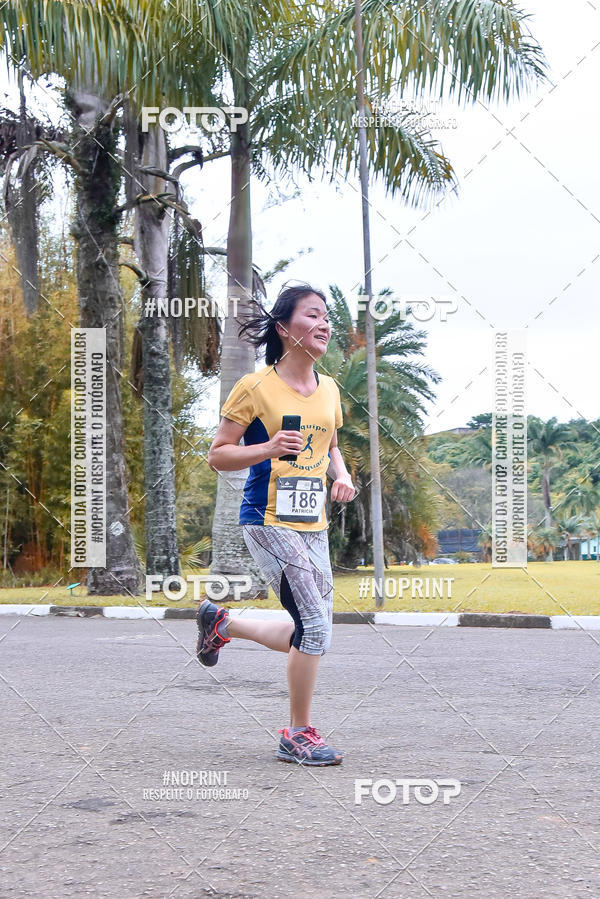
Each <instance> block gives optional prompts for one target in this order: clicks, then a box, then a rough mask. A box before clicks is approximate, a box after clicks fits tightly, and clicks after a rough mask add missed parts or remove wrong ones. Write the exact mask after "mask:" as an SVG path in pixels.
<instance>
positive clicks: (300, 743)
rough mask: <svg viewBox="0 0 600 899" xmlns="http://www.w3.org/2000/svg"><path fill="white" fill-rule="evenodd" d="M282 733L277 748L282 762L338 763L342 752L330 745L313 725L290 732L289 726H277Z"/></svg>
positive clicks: (302, 763)
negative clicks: (293, 732)
mask: <svg viewBox="0 0 600 899" xmlns="http://www.w3.org/2000/svg"><path fill="white" fill-rule="evenodd" d="M279 733H280V734H281V735H282V736H281V740H280V741H279V749H278V750H277V758H278V759H281V761H282V762H298V763H299V764H301V765H321V766H322V765H339V764H340V762H341V761H342V753H341V752H339V750H337V749H333V748H332V747H331V746H327V744H326V743H325V740H324V739H323V738H322V737H321V736H320V734H318V733H317V731H316V730H315V728H314V727H305V728H304V730H299V731H296V733H295V734H290V728H289V727H283V728H279Z"/></svg>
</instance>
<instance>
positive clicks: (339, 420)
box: [333, 381, 344, 429]
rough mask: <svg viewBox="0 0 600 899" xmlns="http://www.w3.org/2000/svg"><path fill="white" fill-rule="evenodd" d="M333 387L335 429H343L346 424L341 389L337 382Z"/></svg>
mask: <svg viewBox="0 0 600 899" xmlns="http://www.w3.org/2000/svg"><path fill="white" fill-rule="evenodd" d="M333 386H334V387H335V427H336V429H337V428H341V427H342V425H343V424H344V416H343V415H342V401H341V399H340V388H339V387H338V386H337V384H336V383H335V381H334V382H333Z"/></svg>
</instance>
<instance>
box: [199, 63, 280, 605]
mask: <svg viewBox="0 0 600 899" xmlns="http://www.w3.org/2000/svg"><path fill="white" fill-rule="evenodd" d="M232 77H233V83H234V95H235V104H236V105H237V106H242V107H246V106H247V96H248V85H247V79H245V78H244V77H243V76H242V74H241V72H240V70H239V68H238V69H237V70H235V71H234V72H233V73H232ZM229 208H230V215H229V232H228V235H227V284H228V297H235V298H236V299H237V316H234V314H233V313H234V311H235V307H234V305H233V304H232V303H230V302H229V300H228V315H227V318H226V319H225V328H224V333H223V343H222V351H221V396H220V402H221V404H222V403H223V402H224V401H225V400H226V399H227V396H228V394H229V392H230V390H231V388H232V387H233V385H234V384H235V382H236V381H237V380H239V378H241V377H242V375H245V374H247V373H248V372H251V371H254V366H255V352H254V348H253V347H252V346H251V344H249V343H248V342H247V341H246V340H240V339H239V338H238V327H239V324H240V321H241V319H242V318H243V316H244V313H245V310H246V309H247V308H248V306H249V303H250V300H251V298H252V219H251V207H250V128H249V122H246V123H245V124H242V125H238V129H237V131H235V132H233V133H232V135H231V205H230V207H229ZM247 476H248V469H247V468H246V469H242V470H241V471H226V472H220V473H219V477H218V482H217V499H216V504H215V515H214V520H213V530H212V545H213V553H212V565H211V573H212V574H224V575H228V574H239V573H245V572H248V573H250V574H251V575H252V579H253V594H254V595H255V596H266V595H267V593H268V591H267V589H266V587H265V585H264V583H263V581H262V579H261V577H260V573H259V571H258V569H257V566H256V564H255V562H254V560H253V559H252V557H251V556H250V554H249V552H248V549H247V547H246V544H245V543H244V538H243V536H242V529H241V527H240V526H239V525H238V514H239V509H240V504H241V501H242V492H243V488H244V483H245V481H246V478H247Z"/></svg>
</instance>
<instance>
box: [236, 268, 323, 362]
mask: <svg viewBox="0 0 600 899" xmlns="http://www.w3.org/2000/svg"><path fill="white" fill-rule="evenodd" d="M288 284H289V281H286V283H285V284H284V285H283V287H282V288H281V290H280V291H279V293H278V294H277V299H276V300H275V305H274V306H273V308H272V309H271V311H270V312H267V310H266V309H265V308H264V306H261V304H260V303H258V302H256V300H253V304H254V306H255V308H256V310H257V313H256V315H252V316H250V317H247V318H246V320H245V321H244V324H243V325H242V326H241V327H240V329H239V331H238V337H241V336H242V335H244V337H245V338H246V340H247V341H248V342H249V343H251V344H252V345H253V346H255V347H257V348H258V347H261V346H263V345H264V346H265V361H266V363H267V365H274V364H275V363H276V362H278V361H279V359H281V357H282V356H283V343H282V342H281V337H280V336H279V334H278V333H277V328H276V327H275V325H276V324H277V322H282V323H283V324H287V322H289V320H290V319H291V317H292V315H293V314H294V309H295V308H296V306H297V304H298V301H299V300H301V299H302V298H303V297H307V296H308V295H309V294H311V293H316V295H317V296H318V297H321V299H322V300H323V302H324V303H325V304H327V300H326V299H325V294H324V293H323V291H322V290H317V289H316V288H314V287H311V286H310V284H306V283H304V282H302V283H300V284H294V285H292V286H291V287H288V286H287V285H288Z"/></svg>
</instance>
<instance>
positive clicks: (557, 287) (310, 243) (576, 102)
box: [187, 0, 600, 432]
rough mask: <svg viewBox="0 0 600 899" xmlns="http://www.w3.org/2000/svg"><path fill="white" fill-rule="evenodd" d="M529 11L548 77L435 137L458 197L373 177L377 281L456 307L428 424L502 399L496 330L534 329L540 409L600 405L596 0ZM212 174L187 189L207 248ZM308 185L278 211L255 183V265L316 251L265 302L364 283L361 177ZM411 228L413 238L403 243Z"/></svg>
mask: <svg viewBox="0 0 600 899" xmlns="http://www.w3.org/2000/svg"><path fill="white" fill-rule="evenodd" d="M522 6H523V7H524V8H525V9H527V10H529V11H530V12H531V13H532V19H531V26H530V27H531V30H532V32H533V34H534V35H535V37H536V38H537V40H538V41H539V42H540V43H541V45H542V47H543V49H544V51H545V54H546V57H547V59H548V62H549V65H550V72H549V77H550V82H548V83H547V84H545V85H544V86H542V87H540V88H539V89H538V90H537V91H536V92H535V93H532V94H530V95H528V96H527V97H526V98H524V99H523V100H522V101H521V102H518V103H517V102H514V103H511V104H510V105H506V104H495V105H494V106H493V107H492V108H490V109H489V110H488V109H486V108H485V107H484V106H483V105H479V104H478V105H477V106H476V107H474V108H473V107H469V108H466V109H465V108H461V109H459V110H458V111H456V110H455V109H452V108H450V107H444V108H443V110H442V112H443V114H444V115H448V116H453V115H455V116H456V117H457V124H458V127H457V128H456V129H444V130H441V131H438V132H434V134H435V136H436V137H438V138H439V139H440V140H441V142H442V146H443V149H444V152H445V153H446V155H447V156H448V157H449V158H450V160H451V161H452V163H453V166H454V168H455V171H456V173H457V176H458V181H459V190H458V196H456V195H449V196H448V197H447V199H445V200H444V201H443V202H442V203H441V204H440V205H439V206H438V208H437V209H435V208H434V209H433V211H431V212H430V214H429V215H426V214H425V210H421V211H415V210H411V209H408V208H406V207H405V206H403V205H402V202H401V201H400V200H399V199H391V198H390V197H387V196H386V195H385V193H384V191H383V190H382V189H381V188H378V187H375V186H372V187H371V195H370V200H371V207H372V215H371V228H372V255H373V261H374V272H373V278H374V284H373V286H374V289H375V291H376V292H377V291H379V290H380V289H382V288H384V287H391V288H393V289H394V290H395V291H396V292H397V293H400V294H404V293H407V294H415V293H419V294H431V295H440V294H443V295H454V296H455V297H456V299H457V301H458V306H459V308H458V311H457V312H456V313H455V314H454V315H452V316H450V318H449V319H448V321H447V322H445V323H442V322H439V321H432V322H428V323H426V324H424V325H423V326H422V327H424V328H425V329H426V330H427V332H428V335H429V336H428V348H427V357H426V361H427V362H428V363H429V364H430V365H431V366H433V367H434V368H435V369H436V370H437V371H438V372H439V373H440V374H441V375H442V378H443V381H442V383H441V384H440V385H438V388H437V400H436V402H435V403H433V404H431V406H430V408H429V410H428V411H429V414H428V421H427V430H428V431H430V432H431V431H438V430H441V429H443V428H450V427H459V426H462V425H464V424H465V423H466V422H467V421H468V419H469V418H470V417H471V416H472V415H474V414H476V413H478V412H482V411H487V410H490V409H491V407H492V402H491V384H492V382H491V365H490V363H491V347H492V336H493V327H495V328H500V329H504V328H522V327H526V328H527V329H528V359H529V368H528V408H529V412H530V413H532V414H536V415H540V416H542V417H550V416H552V415H556V416H557V417H558V418H559V420H568V419H569V418H572V417H578V416H583V417H585V418H592V419H594V418H597V417H598V416H599V415H600V410H599V402H598V401H599V394H600V387H599V385H600V378H598V375H597V368H596V366H597V353H598V349H597V346H598V323H599V320H600V316H599V313H598V285H599V279H600V264H598V263H600V259H598V253H599V250H598V246H599V243H600V181H599V175H598V165H597V157H598V146H599V145H600V141H599V136H600V116H599V115H598V102H597V90H596V88H597V85H598V84H599V83H600V6H599V7H598V9H597V10H595V9H594V8H592V6H591V5H590V4H589V3H587V2H586V0H572V2H571V3H570V4H569V7H568V14H565V5H564V2H563V3H559V2H558V0H525V2H523V3H522ZM513 127H514V129H515V130H514V131H513V132H512V135H508V134H507V131H509V130H510V129H512V128H513ZM207 175H208V168H207V169H206V170H205V172H204V173H202V174H199V175H196V176H195V177H194V179H193V182H191V181H190V182H189V187H188V189H187V192H188V196H189V198H190V200H192V198H194V202H193V205H194V208H195V209H196V212H197V214H198V215H199V217H200V218H201V220H202V222H203V226H204V236H205V240H206V243H207V244H220V245H224V241H225V236H226V233H227V216H228V206H227V203H224V202H223V197H224V196H225V197H226V196H227V191H228V186H229V165H228V162H225V161H223V162H218V163H211V164H210V178H209V177H207ZM299 183H300V185H301V187H302V191H301V196H299V197H297V198H295V199H289V200H287V201H286V202H285V203H283V204H282V205H272V203H270V201H269V195H268V191H267V189H266V188H265V187H264V186H263V185H261V184H259V183H258V182H256V181H254V182H253V185H252V205H253V217H254V257H255V262H256V263H257V264H258V265H259V266H260V267H261V268H262V269H263V270H268V269H270V268H271V267H272V266H273V265H274V263H275V262H276V261H277V260H278V259H280V258H282V257H288V256H289V257H295V256H297V255H298V253H299V252H300V251H301V250H303V249H306V248H307V247H312V248H313V250H312V252H311V253H308V254H305V255H303V256H302V257H301V258H300V259H298V260H297V261H296V262H295V263H293V264H292V265H291V266H290V267H289V268H288V269H287V270H286V272H285V274H284V275H283V276H282V277H280V278H278V279H276V280H274V281H273V282H272V283H271V285H270V288H269V299H270V301H272V300H273V299H274V297H275V295H276V293H277V290H278V289H279V286H280V285H281V283H282V282H283V281H284V280H286V279H288V278H300V279H302V280H307V281H309V282H311V283H314V284H315V285H318V286H321V287H323V288H326V287H327V286H328V285H329V284H330V283H337V284H338V285H339V286H340V287H341V288H342V289H343V290H344V292H347V293H348V294H351V293H355V292H356V290H357V285H359V284H360V283H362V280H363V275H362V231H361V208H360V193H359V189H358V182H357V180H353V181H352V182H348V183H345V182H344V180H343V179H342V178H341V177H340V178H339V179H338V181H337V183H336V184H334V185H329V184H327V183H326V182H323V183H322V182H313V183H312V184H309V183H307V182H304V181H301V182H299ZM288 192H289V193H290V194H292V193H293V191H292V190H291V189H288ZM415 225H416V228H415V230H414V231H412V232H411V234H410V237H409V240H410V243H411V244H412V246H409V245H408V244H407V243H406V242H402V243H399V242H400V241H401V239H402V237H403V236H405V235H406V234H407V233H408V232H409V231H410V229H412V228H413V226H415ZM594 260H597V262H594ZM485 369H487V371H484V370H485ZM482 372H483V374H482ZM213 411H214V414H215V415H216V404H215V407H214V410H213ZM215 423H216V418H215Z"/></svg>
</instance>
